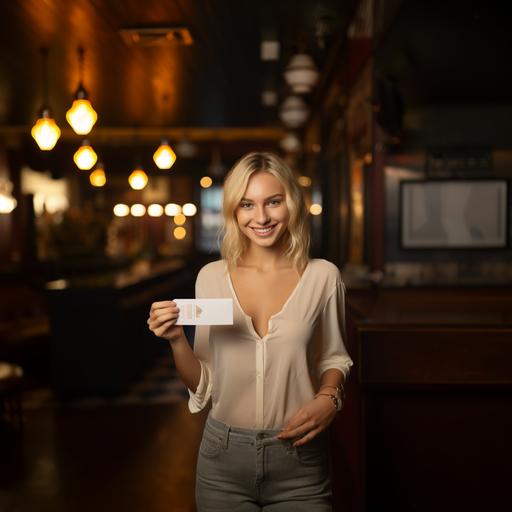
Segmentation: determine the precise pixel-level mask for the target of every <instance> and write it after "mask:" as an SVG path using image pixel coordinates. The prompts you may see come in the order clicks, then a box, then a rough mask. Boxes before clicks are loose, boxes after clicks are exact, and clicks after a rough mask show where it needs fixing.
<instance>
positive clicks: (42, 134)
mask: <svg viewBox="0 0 512 512" xmlns="http://www.w3.org/2000/svg"><path fill="white" fill-rule="evenodd" d="M30 134H31V135H32V137H33V138H34V140H35V141H36V143H37V145H38V146H39V149H41V150H42V151H50V150H51V149H53V148H54V147H55V144H57V141H58V140H59V137H60V128H59V127H58V126H57V123H56V122H55V119H53V118H52V114H51V112H50V109H49V108H43V110H42V111H41V115H40V116H39V118H38V119H37V121H36V122H35V123H34V126H33V127H32V130H31V131H30Z"/></svg>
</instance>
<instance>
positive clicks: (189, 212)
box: [182, 203, 197, 217]
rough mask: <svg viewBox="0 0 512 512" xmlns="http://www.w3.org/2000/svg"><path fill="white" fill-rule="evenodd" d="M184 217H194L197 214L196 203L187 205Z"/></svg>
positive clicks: (184, 207)
mask: <svg viewBox="0 0 512 512" xmlns="http://www.w3.org/2000/svg"><path fill="white" fill-rule="evenodd" d="M182 211H183V215H186V216H187V217H192V216H193V215H195V214H196V212H197V208H196V205H195V204H194V203H185V204H184V205H183V208H182Z"/></svg>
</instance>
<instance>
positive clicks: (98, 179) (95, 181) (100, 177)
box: [89, 164, 107, 187]
mask: <svg viewBox="0 0 512 512" xmlns="http://www.w3.org/2000/svg"><path fill="white" fill-rule="evenodd" d="M89 181H90V182H91V185H92V186H93V187H103V186H104V185H105V183H107V177H106V176H105V170H104V169H103V164H98V165H97V166H96V169H94V171H92V172H91V174H90V176H89Z"/></svg>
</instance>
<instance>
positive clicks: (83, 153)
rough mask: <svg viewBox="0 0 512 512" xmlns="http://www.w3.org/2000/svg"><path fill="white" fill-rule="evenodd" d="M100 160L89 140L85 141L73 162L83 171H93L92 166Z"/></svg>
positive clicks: (74, 156)
mask: <svg viewBox="0 0 512 512" xmlns="http://www.w3.org/2000/svg"><path fill="white" fill-rule="evenodd" d="M97 160H98V155H97V154H96V152H95V151H94V149H92V146H91V145H90V144H89V141H88V140H87V139H84V141H83V142H82V145H81V146H80V147H79V148H78V149H77V151H76V152H75V154H74V155H73V161H74V162H75V164H76V166H77V167H78V168H79V169H80V170H82V171H88V170H89V169H92V166H93V165H94V164H95V163H96V161H97Z"/></svg>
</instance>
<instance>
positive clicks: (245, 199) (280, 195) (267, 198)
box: [240, 193, 284, 202]
mask: <svg viewBox="0 0 512 512" xmlns="http://www.w3.org/2000/svg"><path fill="white" fill-rule="evenodd" d="M283 196H284V194H281V193H279V194H274V195H272V196H268V197H266V198H265V199H264V201H268V200H269V199H273V198H274V197H283ZM240 201H250V202H252V199H247V197H242V199H240Z"/></svg>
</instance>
